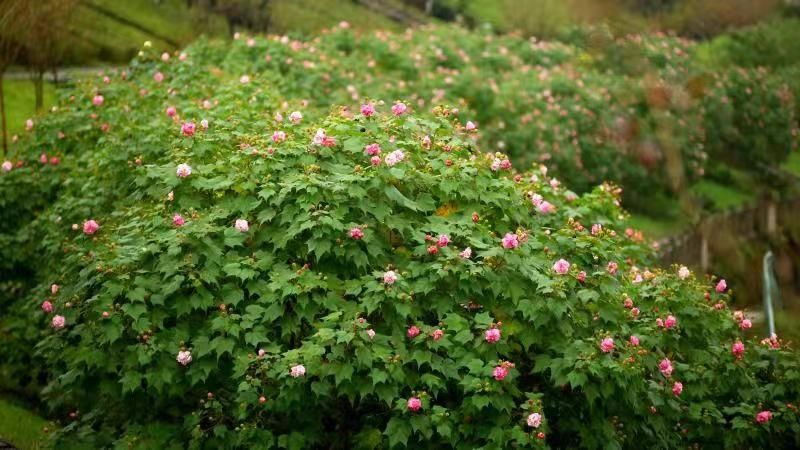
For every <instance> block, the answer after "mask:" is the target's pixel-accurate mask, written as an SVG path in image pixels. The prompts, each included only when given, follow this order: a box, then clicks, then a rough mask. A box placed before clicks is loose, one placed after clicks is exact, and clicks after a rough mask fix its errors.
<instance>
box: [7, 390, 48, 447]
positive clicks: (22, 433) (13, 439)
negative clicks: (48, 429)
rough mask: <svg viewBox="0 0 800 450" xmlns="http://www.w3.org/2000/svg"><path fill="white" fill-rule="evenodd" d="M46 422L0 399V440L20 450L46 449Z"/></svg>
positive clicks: (8, 401)
mask: <svg viewBox="0 0 800 450" xmlns="http://www.w3.org/2000/svg"><path fill="white" fill-rule="evenodd" d="M45 426H47V421H46V420H44V419H43V418H41V417H39V416H38V415H36V414H34V413H33V412H31V411H29V410H27V409H25V408H23V407H21V406H19V405H18V404H16V403H14V402H12V401H11V400H8V399H5V398H0V440H2V441H6V442H8V443H11V444H13V445H14V446H16V447H17V448H19V449H20V450H36V449H40V448H47V445H46V444H45V441H46V437H45V434H44V431H43V430H44V428H45Z"/></svg>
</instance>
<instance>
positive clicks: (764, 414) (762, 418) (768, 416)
mask: <svg viewBox="0 0 800 450" xmlns="http://www.w3.org/2000/svg"><path fill="white" fill-rule="evenodd" d="M770 420H772V411H761V412H759V413H758V414H756V422H757V423H760V424H765V423H767V422H769V421H770Z"/></svg>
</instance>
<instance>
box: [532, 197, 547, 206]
mask: <svg viewBox="0 0 800 450" xmlns="http://www.w3.org/2000/svg"><path fill="white" fill-rule="evenodd" d="M543 201H544V197H542V196H541V195H539V194H532V195H531V203H533V206H539V205H541V204H542V202H543Z"/></svg>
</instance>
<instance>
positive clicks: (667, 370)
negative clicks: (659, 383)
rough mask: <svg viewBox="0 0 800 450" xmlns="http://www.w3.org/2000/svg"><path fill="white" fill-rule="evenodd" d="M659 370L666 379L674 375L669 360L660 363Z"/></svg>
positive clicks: (665, 359)
mask: <svg viewBox="0 0 800 450" xmlns="http://www.w3.org/2000/svg"><path fill="white" fill-rule="evenodd" d="M658 370H660V371H661V374H662V375H664V376H665V377H670V376H671V375H672V361H670V360H669V359H667V358H664V359H662V360H661V362H660V363H658Z"/></svg>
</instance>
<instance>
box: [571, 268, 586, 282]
mask: <svg viewBox="0 0 800 450" xmlns="http://www.w3.org/2000/svg"><path fill="white" fill-rule="evenodd" d="M568 264H569V263H568ZM567 270H569V267H567ZM578 281H580V282H581V283H583V282H584V281H586V272H584V271H582V270H581V271H580V272H578Z"/></svg>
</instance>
